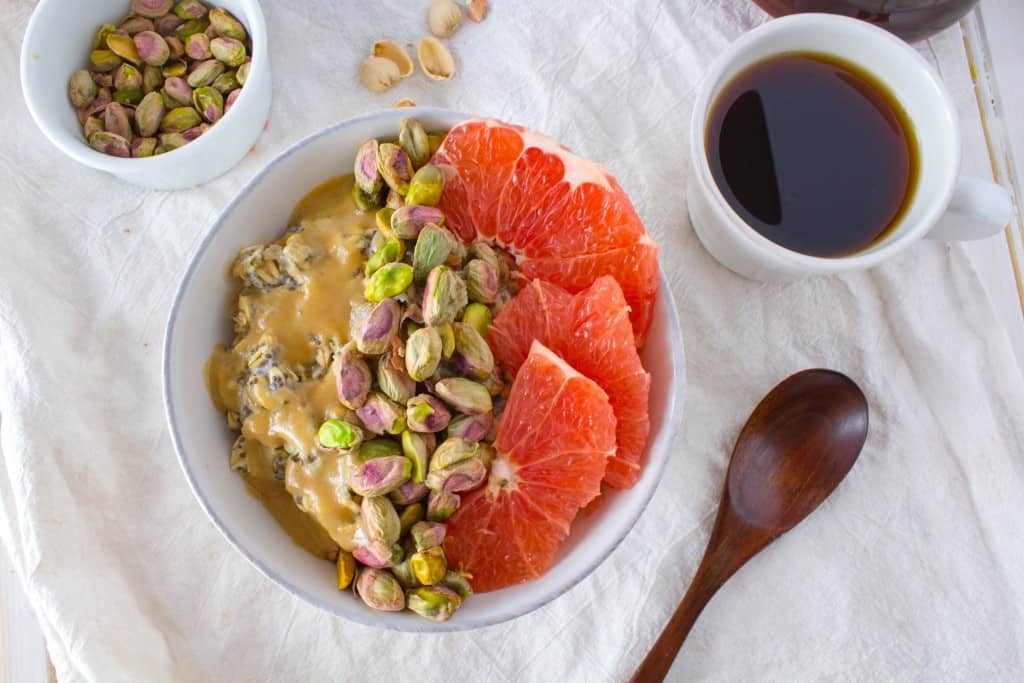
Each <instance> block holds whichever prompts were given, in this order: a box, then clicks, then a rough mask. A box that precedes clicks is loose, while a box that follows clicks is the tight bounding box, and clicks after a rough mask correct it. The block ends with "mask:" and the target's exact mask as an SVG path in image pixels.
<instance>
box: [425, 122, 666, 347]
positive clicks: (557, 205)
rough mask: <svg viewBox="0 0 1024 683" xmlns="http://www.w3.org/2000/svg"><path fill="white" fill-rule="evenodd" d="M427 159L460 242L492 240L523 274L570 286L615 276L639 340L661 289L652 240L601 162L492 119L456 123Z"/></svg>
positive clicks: (576, 288) (574, 287) (640, 342)
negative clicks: (440, 177)
mask: <svg viewBox="0 0 1024 683" xmlns="http://www.w3.org/2000/svg"><path fill="white" fill-rule="evenodd" d="M433 163H434V164H436V165H438V166H439V167H441V169H442V171H443V172H444V175H445V191H444V194H443V195H442V197H441V203H440V208H441V210H442V211H444V213H445V216H446V221H447V223H446V225H447V226H449V227H450V228H451V229H452V230H454V231H455V232H457V233H458V234H459V236H460V237H462V239H463V240H466V241H472V240H473V239H475V238H480V239H484V240H489V241H492V242H495V243H497V244H499V245H501V246H502V247H504V248H506V249H508V250H509V251H510V252H512V253H513V254H514V255H516V257H517V259H518V260H519V261H520V268H521V269H522V270H523V272H524V273H526V274H527V275H528V276H529V277H538V278H543V279H546V280H549V281H550V282H553V283H554V284H557V285H559V286H561V287H563V288H565V289H567V290H569V291H570V292H578V291H580V290H582V289H585V288H586V287H588V286H590V284H591V283H592V282H593V281H594V279H596V278H597V277H598V276H600V275H611V276H613V277H615V279H617V280H618V281H619V284H621V285H622V289H623V291H624V292H625V294H626V300H627V301H628V302H629V305H630V317H631V321H632V323H633V330H634V336H635V338H636V342H637V344H638V345H643V342H644V339H645V338H646V335H647V330H648V328H649V327H650V322H651V313H652V310H653V306H654V300H655V297H656V296H657V285H658V282H657V278H658V261H657V253H658V247H657V245H656V244H655V243H654V241H653V240H651V239H650V237H649V236H648V235H647V231H646V230H645V229H644V226H643V223H642V222H641V221H640V218H639V216H637V214H636V211H635V210H634V208H633V205H632V203H631V202H630V201H629V197H628V195H626V193H625V191H623V189H622V188H621V187H620V186H619V184H618V182H616V180H615V178H613V177H612V176H611V175H610V174H609V173H608V172H607V171H606V170H605V168H604V167H603V166H601V165H600V164H597V163H595V162H593V161H588V160H586V159H583V158H581V157H578V156H576V155H575V154H573V153H572V152H570V151H569V150H567V149H566V148H565V147H563V146H561V145H559V144H558V143H557V142H555V141H554V140H552V139H551V138H549V137H546V136H544V135H540V134H539V133H534V132H532V131H528V130H525V129H523V128H520V127H518V126H510V125H508V124H505V123H502V122H501V121H496V120H493V119H488V120H482V119H470V120H468V121H466V122H464V123H462V124H460V125H458V126H456V127H455V128H453V129H452V130H451V131H449V132H448V135H447V136H446V137H445V140H444V143H443V144H442V145H441V147H440V149H438V151H437V153H436V154H435V155H434V158H433Z"/></svg>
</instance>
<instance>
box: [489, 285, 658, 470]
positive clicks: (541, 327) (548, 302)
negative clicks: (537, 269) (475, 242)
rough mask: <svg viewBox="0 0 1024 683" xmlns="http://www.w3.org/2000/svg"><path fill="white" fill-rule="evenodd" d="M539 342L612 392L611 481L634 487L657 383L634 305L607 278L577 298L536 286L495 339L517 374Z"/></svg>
mask: <svg viewBox="0 0 1024 683" xmlns="http://www.w3.org/2000/svg"><path fill="white" fill-rule="evenodd" d="M535 340H536V341H539V342H540V343H541V344H544V345H546V346H548V347H549V348H550V349H551V350H552V351H554V352H555V353H557V354H559V355H560V356H561V357H562V358H564V359H565V361H566V362H567V363H569V364H570V365H571V366H572V367H573V368H575V369H576V370H578V371H579V372H581V373H582V374H584V375H586V376H587V377H589V378H590V379H592V380H594V381H595V382H597V384H598V385H599V386H600V387H601V388H602V389H604V391H605V393H607V395H608V398H609V401H610V403H611V406H612V409H613V410H614V412H615V420H616V435H615V436H616V451H615V456H614V457H613V458H612V459H611V460H610V461H609V463H608V470H607V472H606V473H605V479H604V480H605V483H607V484H608V485H609V486H613V487H615V488H629V487H631V486H633V484H635V483H636V482H637V480H638V479H639V478H640V473H641V467H642V459H643V454H644V449H645V448H646V446H647V437H648V436H649V434H650V416H649V410H648V400H649V395H650V387H651V378H650V374H649V373H648V372H647V371H646V370H644V367H643V365H642V364H641V362H640V356H639V355H638V354H637V351H636V345H635V344H634V343H633V337H632V327H631V325H630V321H629V305H628V304H627V303H626V299H625V296H624V295H623V291H622V288H621V287H619V284H618V282H616V280H615V279H614V278H612V277H608V276H602V277H599V278H597V279H596V280H595V281H594V283H593V284H592V285H591V286H590V287H588V288H587V289H585V290H583V291H582V292H580V293H579V294H576V295H575V296H573V295H571V294H569V293H568V292H567V291H565V290H564V289H561V288H560V287H557V286H555V285H552V284H550V283H548V282H543V281H541V280H534V281H532V282H531V283H530V284H529V285H527V286H526V287H524V288H523V289H522V291H520V292H519V294H517V295H516V296H515V297H514V298H513V299H512V301H510V302H509V303H508V305H507V306H505V308H504V310H502V312H501V314H499V315H498V317H497V318H495V320H494V323H493V324H492V325H491V327H490V330H489V331H488V333H487V342H488V344H489V345H490V346H491V350H492V351H493V353H494V358H495V360H497V361H498V362H499V363H501V365H502V366H503V367H504V368H505V369H506V370H508V372H510V373H512V374H513V375H516V373H517V372H518V371H519V369H520V366H521V365H522V364H523V362H524V361H525V359H526V357H527V354H528V353H529V350H530V347H531V345H532V344H533V343H534V341H535ZM516 381H517V382H518V381H519V379H518V375H517V376H516Z"/></svg>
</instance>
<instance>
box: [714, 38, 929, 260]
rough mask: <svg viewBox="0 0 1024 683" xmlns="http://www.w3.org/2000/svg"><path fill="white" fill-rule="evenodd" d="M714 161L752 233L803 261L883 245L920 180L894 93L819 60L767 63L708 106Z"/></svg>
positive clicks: (839, 64)
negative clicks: (879, 242)
mask: <svg viewBox="0 0 1024 683" xmlns="http://www.w3.org/2000/svg"><path fill="white" fill-rule="evenodd" d="M706 135H707V150H708V161H709V163H710V166H711V172H712V175H713V176H714V179H715V183H716V184H717V185H718V188H719V189H720V191H721V192H722V194H723V195H724V197H725V199H726V201H727V202H728V203H729V205H730V206H731V207H732V208H733V209H734V210H735V211H736V212H737V213H738V214H739V215H740V217H742V218H743V220H744V221H745V222H746V223H747V224H748V225H749V226H750V227H751V228H753V229H754V230H756V231H757V232H759V233H760V234H761V235H763V236H764V237H766V238H768V239H769V240H771V241H772V242H775V243H776V244H779V245H781V246H783V247H785V248H787V249H790V250H792V251H796V252H799V253H802V254H807V255H811V256H821V257H841V256H849V255H850V254H854V253H856V252H858V251H862V250H864V249H867V248H869V247H871V246H872V245H873V244H875V243H876V242H878V241H880V240H881V239H883V238H884V237H885V236H886V235H887V234H888V231H889V230H890V228H892V227H893V226H895V225H896V224H897V223H898V222H899V219H900V217H901V216H902V214H903V212H904V210H905V209H906V207H907V206H908V205H909V204H910V200H911V198H912V196H913V193H914V188H915V186H916V183H917V176H918V164H919V158H918V149H917V139H916V137H915V135H914V131H913V128H912V127H911V125H910V122H909V120H908V118H907V115H906V113H905V112H904V111H903V108H902V107H901V106H900V104H899V102H898V101H897V100H896V98H895V97H894V96H893V95H892V93H891V92H889V90H888V89H887V88H886V87H885V86H884V85H883V84H882V83H880V82H879V81H878V80H877V79H875V78H874V77H873V76H872V75H870V74H868V73H866V72H864V71H863V70H862V69H859V68H858V67H856V66H854V65H852V64H848V63H846V62H843V61H841V60H838V59H836V58H833V57H830V56H828V55H822V54H816V53H791V54H784V55H780V56H776V57H771V58H769V59H766V60H765V61H762V62H760V63H757V64H755V65H753V66H752V67H750V68H748V69H747V70H746V71H743V72H742V73H740V74H739V75H737V76H736V77H735V78H734V79H733V80H732V81H731V82H730V83H728V84H727V85H726V86H725V88H723V89H722V91H721V92H720V94H719V95H718V97H717V99H716V100H715V101H714V103H713V104H712V106H711V113H710V116H709V118H708V124H707V131H706Z"/></svg>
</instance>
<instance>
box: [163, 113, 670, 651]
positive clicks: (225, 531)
mask: <svg viewBox="0 0 1024 683" xmlns="http://www.w3.org/2000/svg"><path fill="white" fill-rule="evenodd" d="M417 114H421V115H427V116H431V115H433V116H442V117H462V118H464V119H469V118H475V117H474V116H472V115H469V114H463V113H460V112H452V111H449V110H447V109H440V108H436V107H409V108H401V109H385V110H380V111H376V112H370V113H367V114H362V115H360V116H355V117H352V118H349V119H345V120H343V121H339V122H337V123H335V124H332V125H330V126H328V127H326V128H323V129H321V130H319V131H317V132H315V133H313V134H312V135H309V136H307V137H305V138H303V139H301V140H299V141H298V142H296V143H295V144H293V145H291V146H290V147H289V148H288V149H286V150H284V151H283V152H281V153H280V154H278V155H277V156H275V157H274V158H273V159H272V160H271V161H270V162H269V163H268V164H267V165H266V166H265V167H264V168H263V169H262V170H261V171H260V172H259V173H257V174H256V175H255V176H253V177H252V179H250V180H249V182H247V183H246V184H245V187H243V188H242V189H241V190H240V191H239V192H238V194H237V195H236V196H235V197H234V198H233V199H232V200H231V202H230V203H229V204H228V206H227V207H226V208H225V209H224V210H223V211H222V212H221V214H220V215H219V216H218V217H217V220H216V221H215V222H214V223H213V226H212V227H211V228H210V229H209V231H208V232H207V234H206V235H205V236H204V237H203V241H202V242H201V243H200V245H199V248H198V249H196V252H195V254H193V256H192V258H191V259H190V260H189V264H188V267H187V268H186V270H185V273H184V275H183V276H182V278H181V282H180V283H179V284H178V288H177V291H176V292H175V294H174V301H173V303H172V304H171V311H170V314H169V316H168V318H167V326H166V328H165V330H164V343H163V359H162V361H161V373H162V376H163V377H162V379H163V401H164V413H165V416H166V418H167V426H168V429H169V431H170V434H171V442H172V443H173V444H174V452H175V455H176V456H177V458H178V464H179V465H181V468H182V470H183V472H184V474H185V479H186V480H187V481H188V485H189V488H190V489H191V490H192V494H193V496H194V497H195V498H196V500H197V501H198V502H199V505H200V507H202V509H203V511H204V512H205V513H206V516H207V517H209V518H210V520H211V521H212V522H213V525H214V526H215V527H216V528H217V530H218V531H220V533H221V535H222V536H224V538H225V539H227V541H228V543H230V544H231V546H232V547H233V548H234V549H235V550H236V551H238V553H239V554H241V555H242V557H244V558H245V559H246V560H248V562H249V564H251V565H252V566H253V567H255V568H256V569H257V570H258V571H259V572H260V573H262V574H263V575H264V576H266V577H267V578H268V579H270V580H271V581H272V582H273V583H275V584H277V585H278V586H280V587H281V588H283V589H284V590H285V591H287V592H288V593H291V594H292V595H293V596H295V597H297V598H300V599H301V600H303V601H304V602H306V603H307V604H309V605H312V606H313V607H316V608H318V609H321V610H324V611H325V612H329V613H331V614H333V615H335V616H338V617H342V618H344V619H347V620H349V621H354V622H356V623H359V624H362V625H364V626H371V627H375V628H382V629H385V630H389V631H400V632H409V633H442V632H457V631H469V630H474V629H478V628H483V627H486V626H493V625H495V624H500V623H502V622H505V621H510V620H512V619H517V618H519V617H521V616H524V615H526V614H529V613H530V612H533V611H534V610H536V609H539V608H540V607H543V606H544V605H546V604H548V603H549V602H552V601H553V600H555V599H557V598H559V597H560V596H561V595H563V594H564V593H566V592H567V591H569V590H570V589H571V588H574V587H575V586H576V585H578V584H579V583H580V582H581V581H583V580H584V579H586V578H587V577H589V576H590V575H591V574H592V573H594V571H595V570H596V569H597V568H598V567H599V566H601V564H603V563H604V561H605V560H607V559H608V558H609V557H610V556H611V554H612V553H613V552H615V549H616V548H618V547H619V545H620V544H621V543H622V541H624V540H625V539H626V537H627V536H629V534H630V532H631V531H632V530H633V527H635V526H636V523H637V521H638V520H639V519H640V516H641V515H642V514H643V513H644V511H645V510H646V509H647V506H648V505H649V504H650V502H651V498H653V496H654V493H655V491H657V489H658V484H659V483H660V481H661V477H662V475H663V473H664V471H665V467H666V465H667V464H668V454H669V450H668V449H669V447H670V445H671V442H672V441H673V440H674V438H675V436H676V435H677V434H679V432H680V431H681V430H682V426H683V405H684V402H683V398H684V391H685V387H686V355H685V351H684V344H683V337H682V328H681V327H680V325H679V314H678V310H677V308H676V302H675V297H674V296H673V295H672V290H671V289H670V287H669V285H668V281H667V280H666V278H665V275H664V273H662V272H661V266H660V263H659V267H658V279H659V283H658V296H659V297H663V301H664V302H665V307H666V310H667V311H668V320H667V321H666V324H667V328H668V334H669V335H670V336H671V337H673V339H674V341H677V342H678V343H674V344H672V345H671V347H672V352H671V356H672V369H673V377H672V378H671V385H670V387H671V388H670V390H669V395H668V403H667V406H666V410H665V418H664V423H665V424H667V425H669V430H670V431H669V433H668V437H667V443H666V445H665V447H664V448H662V449H661V450H662V452H661V453H660V454H659V456H660V457H658V458H657V459H655V458H653V457H651V453H650V452H648V453H647V455H648V460H647V464H646V465H645V466H644V471H643V474H642V475H641V477H640V480H639V481H638V482H637V484H636V486H640V485H641V484H644V485H645V488H646V490H645V491H643V500H642V503H641V504H640V505H638V506H637V509H636V512H635V514H633V515H632V516H631V517H632V518H631V519H628V520H626V522H627V524H625V525H624V526H623V529H624V531H623V533H622V534H621V535H619V537H618V538H616V539H615V540H614V541H613V542H611V543H610V544H608V547H607V548H606V549H605V550H604V552H602V553H600V555H599V556H598V557H597V559H596V560H595V561H594V562H592V563H590V564H588V565H587V566H585V567H583V568H582V570H581V571H580V572H577V573H576V576H574V577H570V578H567V579H566V580H565V581H563V582H561V583H559V584H556V585H554V586H553V587H552V588H551V589H549V590H547V591H545V592H544V593H542V594H540V595H538V596H537V597H536V598H535V599H533V600H530V601H523V602H521V603H519V604H518V605H517V607H516V609H515V610H513V611H506V612H503V613H497V614H496V615H495V616H494V618H489V617H484V618H479V619H475V620H472V621H469V620H459V619H453V620H451V621H445V622H433V621H428V620H425V619H410V620H408V621H403V622H398V623H395V622H391V621H384V622H382V621H377V620H374V619H373V618H372V613H368V612H366V611H365V610H362V609H358V608H356V609H352V610H344V609H339V608H338V607H337V606H336V605H333V604H328V603H325V602H323V601H321V600H319V599H318V598H317V597H316V596H314V595H313V594H311V593H309V592H307V591H306V590H305V589H303V588H302V587H301V586H297V585H295V584H293V583H291V582H290V581H288V580H286V579H285V578H283V577H282V576H280V575H279V574H278V573H277V572H275V571H274V570H273V569H271V568H270V567H268V566H266V565H265V564H264V563H263V562H261V561H260V560H258V559H257V558H256V557H254V556H253V555H252V554H251V553H250V552H249V551H248V549H247V548H246V547H245V546H244V545H242V544H241V543H240V542H239V541H238V540H237V539H236V538H235V536H234V534H232V532H231V529H230V527H229V526H228V525H227V524H226V523H225V522H224V520H222V519H221V517H220V516H219V515H218V514H217V513H216V512H215V511H214V510H213V508H212V507H211V506H210V504H209V502H208V501H207V497H206V495H205V493H204V492H203V491H202V490H201V489H200V486H199V483H198V480H197V479H196V477H195V475H194V472H193V470H192V467H191V464H190V462H189V458H188V457H187V456H186V455H185V451H184V448H183V447H182V445H181V438H180V434H179V429H178V422H177V418H176V416H175V412H174V405H173V404H172V402H171V373H170V357H171V354H170V350H171V343H172V338H173V336H174V326H175V323H176V322H177V318H178V312H179V310H180V307H181V301H182V298H183V297H184V294H185V290H186V289H188V286H189V284H190V282H191V280H192V277H193V275H194V274H195V269H196V267H197V266H198V264H199V262H200V261H201V260H202V256H203V254H204V253H205V252H206V250H207V248H208V247H209V245H210V242H211V241H212V240H213V238H214V236H215V235H216V234H217V233H218V232H219V231H220V228H221V226H222V225H223V224H224V221H225V220H226V218H227V216H229V215H230V214H231V213H232V212H233V211H234V209H235V207H236V206H237V205H238V204H240V203H241V202H242V201H244V200H245V198H246V197H247V196H248V195H249V193H250V192H251V191H252V190H253V188H254V187H255V186H256V185H258V184H259V183H260V181H261V180H262V179H263V178H264V177H265V176H267V175H268V174H269V173H270V172H271V170H272V169H273V168H274V167H275V166H276V165H277V164H278V163H280V162H281V161H283V160H284V159H286V158H288V157H290V156H291V155H292V154H295V153H297V152H298V151H299V150H300V149H303V148H304V147H306V146H308V145H311V144H314V143H315V142H316V141H317V140H319V139H320V138H322V137H324V136H326V135H329V134H331V133H333V132H335V131H337V130H338V129H340V128H346V127H348V126H353V125H356V124H358V123H362V122H364V121H368V120H373V119H378V118H385V119H386V118H396V117H397V118H404V117H406V116H415V115H417ZM653 439H654V435H653V434H652V435H651V436H650V437H649V442H648V447H650V443H651V441H652V440H653ZM630 490H635V489H630ZM300 550H301V549H300ZM302 552H305V551H302ZM357 607H358V606H357Z"/></svg>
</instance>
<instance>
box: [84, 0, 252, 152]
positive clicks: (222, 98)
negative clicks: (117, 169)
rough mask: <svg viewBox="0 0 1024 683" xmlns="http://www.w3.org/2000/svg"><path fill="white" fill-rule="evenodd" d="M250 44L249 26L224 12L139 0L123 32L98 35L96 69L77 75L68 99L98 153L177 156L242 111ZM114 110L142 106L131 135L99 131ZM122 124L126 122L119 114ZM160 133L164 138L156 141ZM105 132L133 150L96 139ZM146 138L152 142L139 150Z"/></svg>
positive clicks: (104, 30)
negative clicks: (237, 106)
mask: <svg viewBox="0 0 1024 683" xmlns="http://www.w3.org/2000/svg"><path fill="white" fill-rule="evenodd" d="M250 45H251V43H250V41H249V37H248V34H247V33H246V30H245V27H244V26H243V25H242V24H241V22H239V21H238V20H237V19H236V18H235V17H233V16H231V14H230V13H229V12H227V11H226V10H224V9H220V8H215V9H210V8H209V7H208V6H207V5H205V4H204V3H202V2H200V1H199V0H182V1H181V2H178V3H177V4H175V3H173V2H172V1H171V0H132V2H131V13H130V14H129V16H128V17H127V18H126V19H125V20H124V21H122V22H121V24H120V25H119V26H116V27H115V26H114V25H112V24H104V25H103V26H101V27H100V28H99V29H98V30H97V31H96V34H95V37H94V38H93V41H92V46H91V49H92V52H91V54H90V55H89V65H88V67H87V69H83V70H80V71H76V72H75V73H74V74H72V76H71V79H70V82H69V85H68V99H69V100H70V102H71V105H72V106H73V107H74V108H75V110H76V113H77V115H78V117H79V120H80V121H81V122H82V127H83V135H84V137H85V138H86V140H87V141H88V142H89V145H90V146H91V147H92V148H93V149H96V150H97V151H100V152H103V153H105V154H111V155H115V156H126V154H125V153H124V152H125V149H124V148H125V147H126V146H127V145H129V144H130V145H131V148H130V156H133V157H145V156H152V155H154V154H161V153H166V152H169V151H173V150H175V149H178V148H179V147H183V146H184V145H186V144H188V143H189V142H192V141H193V140H195V139H196V138H198V137H200V136H201V135H202V134H203V133H205V132H206V131H207V130H209V125H210V124H214V123H216V122H218V121H219V120H220V119H221V118H223V116H224V115H225V114H226V113H227V112H228V111H229V110H230V109H231V107H232V106H233V105H234V103H235V101H236V100H237V99H238V97H239V94H240V90H241V88H242V87H244V85H245V82H246V81H247V80H248V78H249V75H250V65H251V55H250V54H249V47H250ZM229 69H230V71H229ZM105 88H107V89H112V91H111V90H104V89H105ZM153 94H156V96H157V97H159V98H161V99H162V100H163V102H162V107H161V106H158V104H157V102H156V97H149V95H153ZM111 103H116V104H118V105H122V106H127V107H136V110H135V113H134V115H130V116H129V117H128V123H129V130H128V131H123V130H120V128H119V127H118V129H119V132H111V131H109V130H104V131H98V130H96V126H95V123H90V122H89V120H90V118H91V117H95V116H101V117H102V116H105V112H106V109H107V107H108V105H110V104H111ZM140 108H144V109H145V113H144V114H141V115H140V114H139V111H138V109H140ZM161 109H162V111H161ZM178 109H185V110H192V113H191V114H189V113H187V112H184V111H177V110H178ZM158 114H159V115H158ZM195 114H198V115H199V117H200V119H201V120H200V121H195V116H194V115H195ZM114 117H115V119H120V117H121V115H120V113H118V112H117V110H116V109H115V114H114ZM154 120H157V124H156V125H157V128H156V130H155V131H154V130H153V126H154V124H153V121H154ZM87 126H88V127H87ZM157 131H159V132H160V133H161V136H160V137H159V138H154V137H153V136H154V135H155V133H156V132H157ZM98 132H104V133H106V134H108V135H116V136H118V137H119V138H122V139H124V140H125V142H126V145H122V144H121V142H120V140H118V139H117V138H110V137H107V136H106V135H104V136H98V137H96V138H95V139H92V138H93V136H94V135H96V133H98ZM125 133H127V134H125ZM165 136H166V137H165ZM149 138H153V139H154V140H155V141H156V142H150V141H149ZM138 139H145V141H144V142H141V143H138V144H137V145H136V144H135V141H136V140H138Z"/></svg>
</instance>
